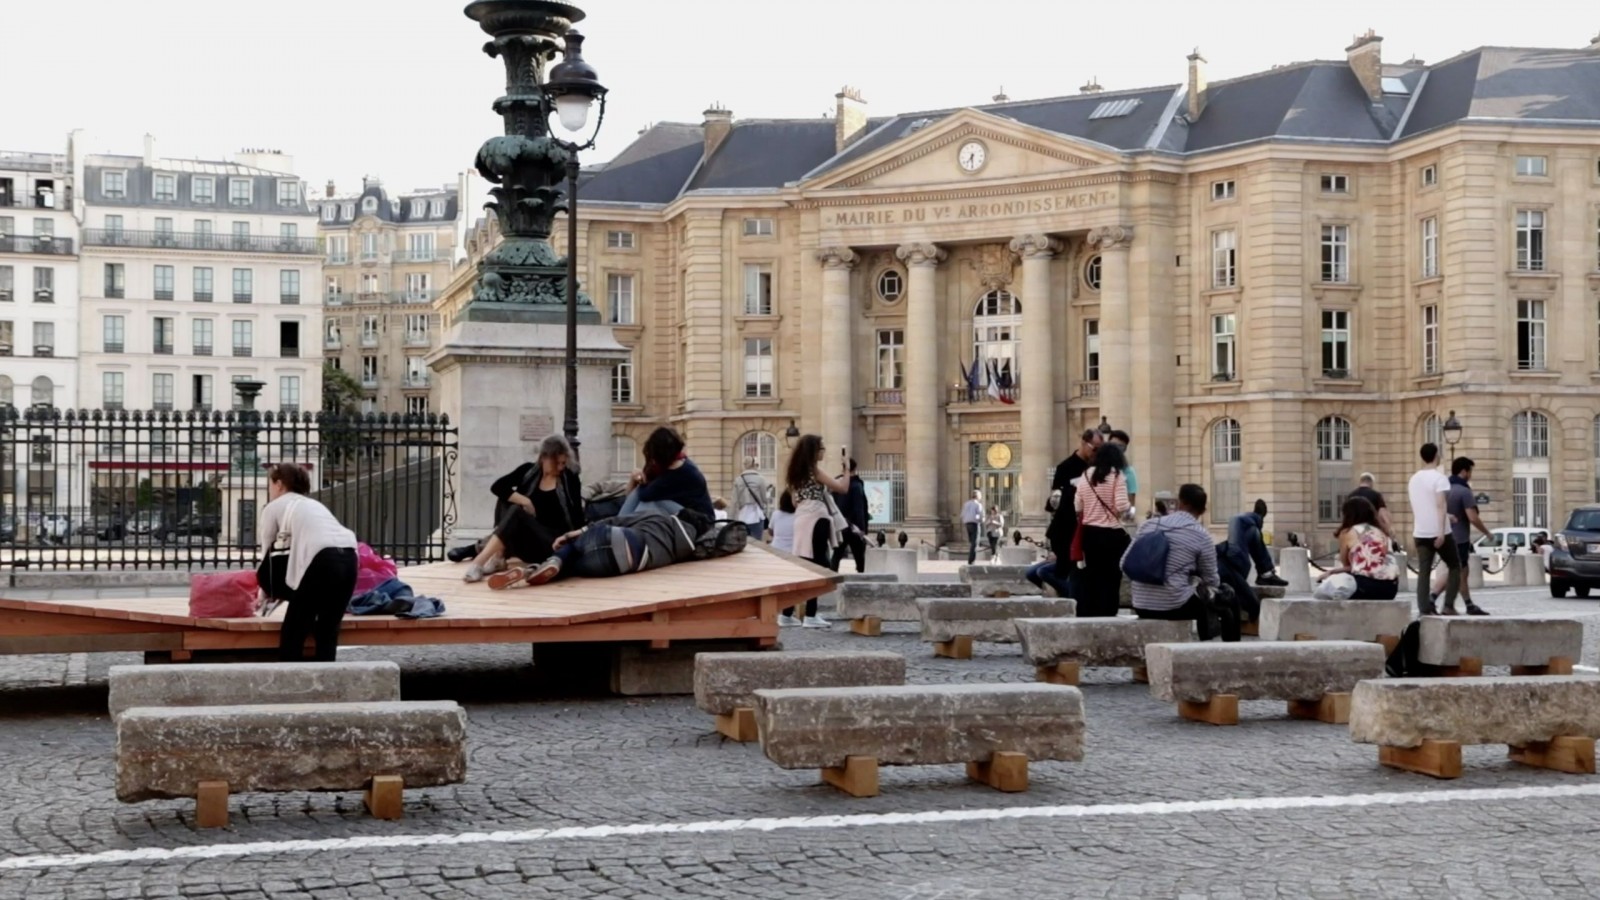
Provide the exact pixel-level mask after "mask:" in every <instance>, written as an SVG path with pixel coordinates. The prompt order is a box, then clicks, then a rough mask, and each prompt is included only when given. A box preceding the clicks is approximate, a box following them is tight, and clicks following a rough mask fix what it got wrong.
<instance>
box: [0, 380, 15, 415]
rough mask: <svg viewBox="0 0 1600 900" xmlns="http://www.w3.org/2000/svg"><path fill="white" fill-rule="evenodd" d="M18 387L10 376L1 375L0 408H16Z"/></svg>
mask: <svg viewBox="0 0 1600 900" xmlns="http://www.w3.org/2000/svg"><path fill="white" fill-rule="evenodd" d="M16 399H17V385H16V383H15V382H13V381H12V380H11V376H10V375H0V407H6V406H15V405H16Z"/></svg>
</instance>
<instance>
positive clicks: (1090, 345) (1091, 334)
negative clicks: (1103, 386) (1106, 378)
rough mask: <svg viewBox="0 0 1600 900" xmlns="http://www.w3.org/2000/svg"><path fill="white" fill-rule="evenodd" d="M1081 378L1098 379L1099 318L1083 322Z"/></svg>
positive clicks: (1086, 379) (1085, 379)
mask: <svg viewBox="0 0 1600 900" xmlns="http://www.w3.org/2000/svg"><path fill="white" fill-rule="evenodd" d="M1083 380H1084V381H1099V380H1100V320H1099V319H1086V320H1085V321H1084V323H1083Z"/></svg>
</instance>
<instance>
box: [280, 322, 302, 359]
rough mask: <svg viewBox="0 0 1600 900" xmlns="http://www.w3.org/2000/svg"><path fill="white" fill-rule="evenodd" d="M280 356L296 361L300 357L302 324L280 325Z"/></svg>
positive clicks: (285, 323)
mask: <svg viewBox="0 0 1600 900" xmlns="http://www.w3.org/2000/svg"><path fill="white" fill-rule="evenodd" d="M278 355H279V356H282V357H285V358H287V359H294V358H296V357H298V356H299V355H300V323H299V322H279V323H278Z"/></svg>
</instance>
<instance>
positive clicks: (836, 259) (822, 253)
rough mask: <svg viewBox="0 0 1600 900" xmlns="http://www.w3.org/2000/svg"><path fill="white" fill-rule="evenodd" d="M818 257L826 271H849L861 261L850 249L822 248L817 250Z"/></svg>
mask: <svg viewBox="0 0 1600 900" xmlns="http://www.w3.org/2000/svg"><path fill="white" fill-rule="evenodd" d="M816 257H817V262H819V263H822V267H823V268H824V269H848V268H850V267H852V266H854V265H855V264H856V263H857V262H859V261H860V259H861V257H859V256H857V255H856V252H855V251H854V250H851V249H850V248H849V247H821V248H818V249H817V252H816Z"/></svg>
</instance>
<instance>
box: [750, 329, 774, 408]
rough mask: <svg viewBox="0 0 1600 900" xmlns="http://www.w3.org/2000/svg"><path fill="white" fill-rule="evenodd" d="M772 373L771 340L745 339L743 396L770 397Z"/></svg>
mask: <svg viewBox="0 0 1600 900" xmlns="http://www.w3.org/2000/svg"><path fill="white" fill-rule="evenodd" d="M772 372H773V365H772V339H771V338H745V340H744V395H745V396H746V397H771V396H772Z"/></svg>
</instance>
